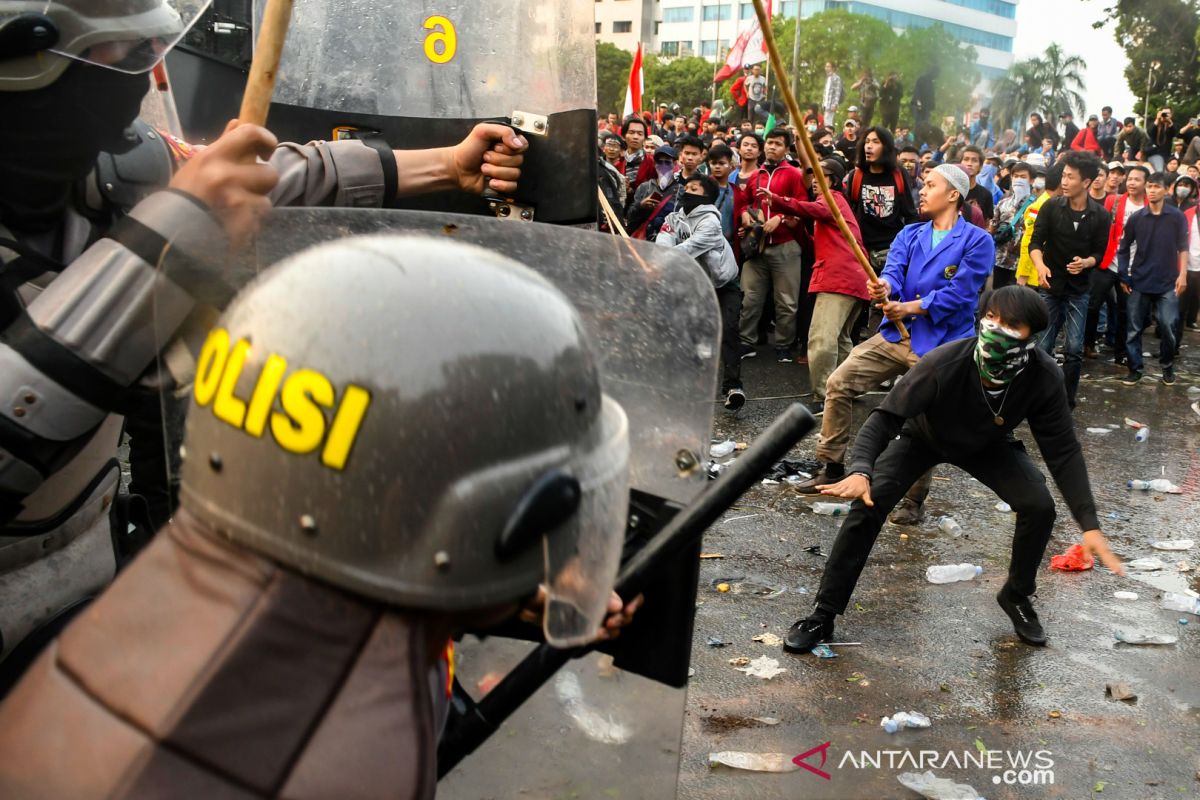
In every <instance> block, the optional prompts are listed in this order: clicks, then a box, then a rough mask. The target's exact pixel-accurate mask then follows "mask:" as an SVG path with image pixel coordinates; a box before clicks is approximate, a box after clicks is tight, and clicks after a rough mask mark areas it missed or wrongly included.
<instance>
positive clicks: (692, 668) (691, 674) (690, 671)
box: [688, 667, 696, 678]
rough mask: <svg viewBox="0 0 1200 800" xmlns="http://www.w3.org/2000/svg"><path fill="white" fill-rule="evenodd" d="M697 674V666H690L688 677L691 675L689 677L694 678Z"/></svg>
mask: <svg viewBox="0 0 1200 800" xmlns="http://www.w3.org/2000/svg"><path fill="white" fill-rule="evenodd" d="M695 676H696V668H695V667H688V677H689V678H694V677H695Z"/></svg>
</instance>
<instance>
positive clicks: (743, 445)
mask: <svg viewBox="0 0 1200 800" xmlns="http://www.w3.org/2000/svg"><path fill="white" fill-rule="evenodd" d="M749 446H750V445H748V444H746V443H745V442H738V443H737V444H735V445H734V446H733V449H734V450H745V449H746V448H747V447H749Z"/></svg>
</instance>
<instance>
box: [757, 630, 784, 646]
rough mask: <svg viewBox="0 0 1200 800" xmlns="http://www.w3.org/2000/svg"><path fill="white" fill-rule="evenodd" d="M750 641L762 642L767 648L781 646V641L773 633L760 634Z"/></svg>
mask: <svg viewBox="0 0 1200 800" xmlns="http://www.w3.org/2000/svg"><path fill="white" fill-rule="evenodd" d="M751 641H754V642H762V643H763V644H765V645H767V646H768V647H779V646H780V645H782V644H783V639H780V638H779V637H778V636H776V635H775V634H773V633H760V634H759V635H758V636H753V637H751Z"/></svg>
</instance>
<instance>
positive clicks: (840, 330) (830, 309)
mask: <svg viewBox="0 0 1200 800" xmlns="http://www.w3.org/2000/svg"><path fill="white" fill-rule="evenodd" d="M861 308H862V301H860V300H859V299H858V298H857V297H851V296H850V295H845V294H834V293H833V292H818V293H817V301H816V303H815V304H814V306H813V315H812V323H811V324H810V325H809V328H808V375H809V378H810V379H811V381H812V389H813V394H815V395H816V397H817V399H818V400H824V399H825V382H826V381H827V380H829V376H830V375H831V374H832V373H833V371H834V369H836V368H837V365H838V364H841V363H842V362H843V361H845V360H846V359H847V358H849V357H850V351H851V349H852V348H853V347H854V343H853V342H852V341H851V339H850V332H851V330H853V328H854V323H855V321H856V320H857V319H858V313H859V311H860V309H861Z"/></svg>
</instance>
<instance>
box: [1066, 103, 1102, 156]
mask: <svg viewBox="0 0 1200 800" xmlns="http://www.w3.org/2000/svg"><path fill="white" fill-rule="evenodd" d="M1099 128H1100V118H1099V117H1097V116H1096V115H1095V114H1092V115H1091V116H1090V117H1088V121H1087V125H1086V126H1085V127H1084V129H1083V130H1081V131H1079V132H1078V133H1077V134H1075V135H1074V136H1073V137H1071V149H1072V150H1085V151H1087V152H1089V153H1092V154H1094V155H1095V156H1096V157H1097V158H1103V157H1104V148H1103V147H1101V146H1100V140H1099V139H1098V138H1097V137H1096V131H1097V130H1099Z"/></svg>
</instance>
